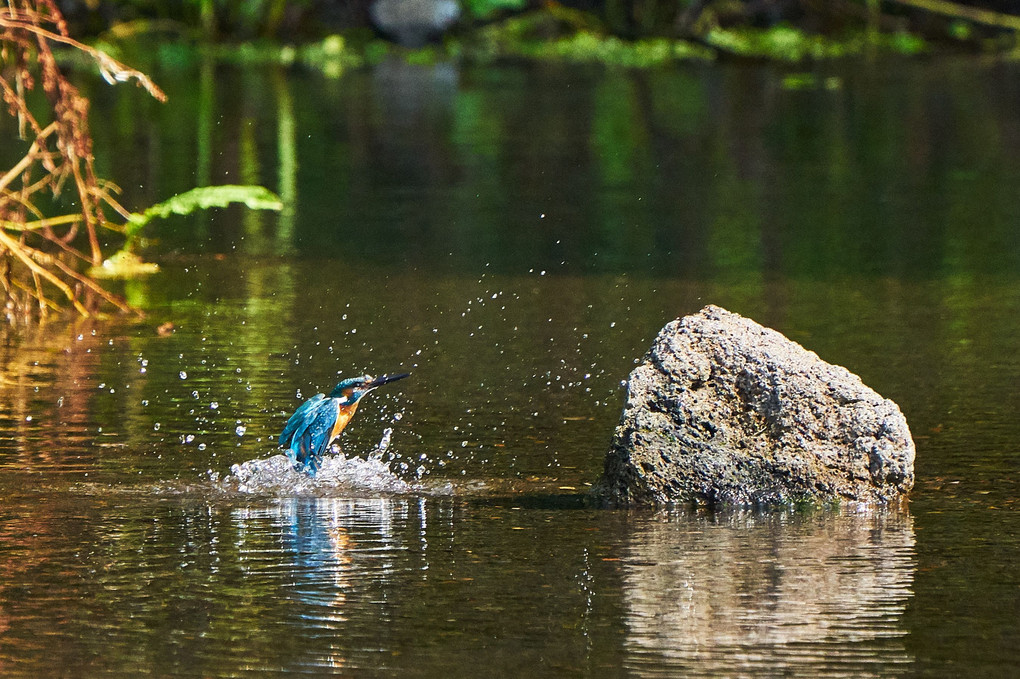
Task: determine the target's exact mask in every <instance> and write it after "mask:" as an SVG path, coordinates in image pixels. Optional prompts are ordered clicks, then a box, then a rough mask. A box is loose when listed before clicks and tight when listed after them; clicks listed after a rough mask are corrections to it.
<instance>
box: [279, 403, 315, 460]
mask: <svg viewBox="0 0 1020 679" xmlns="http://www.w3.org/2000/svg"><path fill="white" fill-rule="evenodd" d="M324 398H326V395H325V394H316V395H315V396H313V397H311V398H310V399H308V400H307V401H305V402H304V403H302V404H301V406H300V407H299V408H298V409H297V410H295V411H294V414H293V415H291V416H290V419H289V420H287V424H286V426H284V428H283V432H282V433H281V434H280V445H281V446H287V447H288V448H289V447H290V444H291V439H292V438H293V437H294V432H296V431H297V430H298V429H299V428H301V425H303V424H304V425H306V419H307V418H308V416H309V411H311V410H313V409H314V408H315V407H316V406H318V405H319V404H320V403H321V402H322V399H324ZM306 426H307V425H306Z"/></svg>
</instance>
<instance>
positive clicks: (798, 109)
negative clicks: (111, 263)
mask: <svg viewBox="0 0 1020 679" xmlns="http://www.w3.org/2000/svg"><path fill="white" fill-rule="evenodd" d="M173 56H174V55H173V54H170V55H169V56H166V57H165V58H164V59H163V61H161V62H159V63H157V64H156V65H153V66H152V67H151V68H150V70H151V71H152V75H154V76H155V77H156V79H157V81H158V82H160V84H161V85H162V86H164V87H165V88H166V89H167V91H168V94H169V95H170V104H168V105H166V106H161V105H159V104H156V103H154V102H151V101H147V100H146V99H145V98H144V95H143V94H142V93H141V92H136V91H133V90H131V89H129V88H127V89H126V88H119V89H111V88H109V87H107V86H105V85H103V84H101V83H92V82H91V81H88V82H85V83H84V85H83V87H85V89H86V90H87V92H88V94H89V95H90V96H91V97H92V98H93V106H94V113H95V115H94V120H95V122H94V125H95V128H96V129H95V136H96V139H97V151H98V153H99V158H98V159H97V164H98V166H99V168H100V173H101V174H102V175H105V176H108V177H111V178H113V179H115V180H117V181H118V182H119V183H120V184H121V186H122V188H123V191H124V193H123V199H124V201H125V203H127V204H128V205H131V206H137V207H143V206H145V205H147V204H151V203H153V202H156V201H158V200H162V199H164V198H166V197H167V196H169V195H171V194H173V193H175V192H179V191H183V190H186V189H188V188H191V187H193V186H195V185H200V184H208V183H242V182H244V183H262V184H265V185H266V186H269V187H270V188H272V189H274V190H275V191H277V192H278V193H280V194H281V195H282V196H283V197H284V198H285V200H286V201H287V205H288V207H287V208H286V209H285V210H284V211H283V212H282V213H281V214H279V215H277V214H263V213H252V212H245V211H242V210H240V209H237V210H235V209H229V210H223V211H218V212H214V213H208V214H204V215H199V216H196V217H192V218H188V219H184V218H177V219H172V220H169V221H167V222H165V223H162V224H159V225H156V226H155V227H154V228H153V230H152V231H151V232H150V233H149V234H148V235H149V236H150V237H151V239H150V241H149V245H148V249H147V250H146V255H147V257H148V258H149V259H152V260H154V261H157V262H158V263H159V264H160V266H161V267H162V272H161V273H160V274H158V275H155V276H152V277H150V278H147V279H144V280H136V281H131V282H128V283H124V284H122V285H121V289H122V291H123V292H124V294H126V295H127V296H128V298H129V299H130V300H131V301H132V303H134V304H135V305H137V306H139V307H140V308H142V309H144V310H145V312H146V317H145V318H144V319H135V318H112V319H105V320H93V321H75V322H72V323H58V322H50V323H47V324H43V325H41V326H35V327H26V328H18V329H14V330H12V331H10V332H8V333H7V334H5V336H4V341H3V342H2V344H0V369H2V372H0V397H2V401H0V574H2V578H0V673H2V674H4V676H56V675H59V676H99V675H116V676H136V675H141V674H150V675H157V676H166V675H182V676H204V677H211V676H235V675H238V674H242V673H249V672H251V673H256V674H263V673H273V672H285V671H286V672H304V673H307V674H313V675H322V674H327V673H336V674H341V675H345V674H350V675H356V676H364V675H394V674H399V675H401V676H422V677H431V676H436V677H438V676H443V677H445V676H477V675H479V674H485V675H493V676H518V675H529V676H564V675H568V676H570V675H575V676H576V675H583V676H599V677H602V676H622V675H626V676H637V677H646V676H647V677H655V676H713V677H714V676H759V675H802V676H834V677H835V676H840V677H845V676H854V677H860V676H896V675H900V674H905V675H919V676H946V675H954V676H1009V675H1013V674H1015V672H1016V667H1017V665H1018V663H1020V625H1018V623H1017V620H1018V618H1020V575H1018V570H1017V568H1016V562H1017V560H1018V557H1020V521H1018V518H1017V510H1018V501H1017V499H1018V497H1020V481H1018V479H1020V474H1018V471H1020V445H1018V443H1017V440H1018V434H1020V417H1018V414H1020V400H1018V393H1020V391H1018V389H1017V387H1018V385H1020V381H1018V378H1020V341H1018V339H1017V338H1018V337H1020V194H1018V193H1017V191H1016V187H1017V186H1018V185H1020V165H1018V161H1017V158H1018V157H1020V156H1018V154H1017V149H1018V148H1020V120H1018V118H1017V116H1016V103H1017V101H1018V88H1017V84H1018V83H1020V78H1018V76H1020V66H1017V65H1016V64H1003V65H995V66H988V65H981V64H977V63H975V62H972V61H969V60H943V61H931V62H925V63H920V62H914V63H911V62H902V63H901V62H881V61H880V62H875V63H865V64H860V63H855V64H846V65H839V64H830V65H827V66H825V67H819V68H818V70H817V71H816V72H813V73H809V74H806V75H805V74H798V75H797V77H796V78H793V79H790V78H789V77H788V76H789V75H790V73H788V72H784V71H783V70H780V69H776V68H773V67H768V66H739V65H731V66H719V65H714V66H683V67H678V68H673V69H663V70H657V71H648V72H630V71H614V70H603V69H600V68H580V67H566V66H541V67H540V66H529V65H504V66H490V67H485V68H467V67H461V68H458V67H455V66H452V65H448V64H437V65H427V66H407V65H402V64H395V63H386V64H382V65H380V66H378V67H376V68H374V69H371V70H366V71H363V72H351V73H346V74H342V75H341V76H339V77H324V76H321V75H318V74H312V73H302V72H285V71H279V70H271V69H270V70H258V69H251V70H236V69H231V68H225V67H213V66H211V65H209V64H201V63H191V62H187V61H184V62H177V61H175V60H174V59H173V58H172V57H173ZM784 82H785V83H786V84H787V85H796V87H784ZM805 83H806V86H805ZM2 125H9V121H8V122H5V123H3V124H2ZM2 131H4V132H5V133H6V132H9V129H8V128H6V127H5V128H3V130H2ZM0 155H5V154H4V153H0ZM708 303H714V304H719V305H721V306H724V307H726V308H729V309H730V310H732V311H736V312H739V313H742V314H745V315H747V316H750V317H752V318H754V319H755V320H757V321H759V322H762V323H764V324H766V325H769V326H771V327H774V328H776V329H778V330H780V331H782V332H784V333H786V334H787V335H788V336H789V337H791V338H793V339H795V340H797V341H799V342H801V343H802V344H804V345H805V346H807V347H808V348H810V349H813V350H815V351H817V352H818V353H819V354H820V355H821V356H822V357H823V358H825V359H826V360H829V361H831V362H834V363H839V364H842V365H845V366H847V367H848V368H850V369H851V370H853V371H855V372H857V373H859V374H860V375H861V376H862V378H863V379H864V381H865V382H866V383H868V384H870V385H871V386H873V387H874V388H875V389H877V390H878V391H879V392H880V393H882V394H883V395H884V396H887V397H889V398H892V399H893V400H895V401H897V402H898V403H899V404H900V405H901V407H902V408H903V410H904V412H905V414H906V416H907V419H908V421H909V422H910V425H911V428H912V431H913V434H914V436H915V440H916V443H917V466H916V472H917V479H918V480H917V486H916V488H915V490H914V492H913V494H912V502H911V503H910V505H909V508H907V509H905V510H896V511H893V510H882V509H875V508H871V509H866V508H853V507H849V508H844V509H842V510H826V511H822V510H793V509H779V510H775V511H768V512H754V511H745V510H724V511H722V510H721V511H716V512H711V511H689V510H675V511H670V512H665V511H661V512H653V511H608V510H598V509H593V508H590V507H589V506H587V505H586V504H585V502H584V495H585V492H586V490H587V488H588V486H589V485H590V484H591V483H592V482H593V481H594V480H595V479H596V477H597V476H598V473H599V471H600V469H601V462H602V457H603V455H604V453H605V451H606V448H607V445H608V443H609V440H610V437H611V435H612V431H613V427H614V426H615V424H616V421H617V419H618V417H619V414H620V409H621V406H622V399H623V389H622V387H621V381H622V380H624V379H625V378H626V376H627V374H628V372H629V371H630V370H631V369H632V368H633V366H634V363H635V361H636V360H637V359H638V358H639V357H640V356H641V355H642V354H643V353H644V351H645V350H646V349H647V347H648V346H649V345H650V343H651V340H652V338H654V336H655V334H656V333H657V332H658V330H659V329H660V328H661V327H662V326H663V325H664V324H665V323H666V322H668V321H670V320H672V319H673V318H675V317H677V316H680V315H683V314H686V313H692V312H695V311H697V310H698V309H700V308H701V307H702V306H703V305H705V304H708ZM167 322H170V323H172V324H173V331H172V332H163V333H160V332H157V328H158V327H159V326H160V325H161V324H164V323H167ZM393 371H407V372H410V373H411V377H410V378H409V379H406V380H403V381H400V382H396V383H393V384H390V385H387V386H385V387H383V388H381V389H379V390H377V391H376V392H374V393H373V394H372V395H370V396H369V397H367V398H366V400H365V401H364V402H363V404H362V405H361V408H360V409H359V411H358V416H357V418H356V419H355V420H354V422H353V423H352V424H351V426H350V427H349V428H348V430H347V431H346V432H345V434H344V436H343V437H342V440H341V443H342V448H343V453H342V455H343V456H342V457H339V456H338V457H337V458H335V459H333V460H331V461H329V464H328V465H327V467H326V468H325V469H324V470H323V473H322V474H320V475H319V477H318V478H317V479H316V481H315V482H311V481H309V480H307V479H304V478H302V477H300V476H298V475H295V474H294V473H293V472H290V471H288V470H287V469H286V468H281V467H280V466H279V465H278V463H279V458H275V457H274V456H276V455H278V453H279V450H278V449H277V448H276V446H275V438H276V436H278V434H279V431H280V430H281V428H282V426H283V423H284V422H285V421H286V419H287V416H288V415H289V413H290V412H291V411H292V410H293V409H294V408H295V407H296V406H297V405H298V404H299V403H300V402H301V400H302V399H305V398H308V397H309V396H311V395H313V394H315V393H316V392H318V391H328V390H329V389H330V388H331V387H332V386H333V384H334V383H335V382H336V381H338V375H351V374H361V373H363V372H371V373H381V372H393ZM380 444H382V445H380Z"/></svg>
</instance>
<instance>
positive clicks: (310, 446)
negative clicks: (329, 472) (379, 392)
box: [280, 373, 410, 476]
mask: <svg viewBox="0 0 1020 679" xmlns="http://www.w3.org/2000/svg"><path fill="white" fill-rule="evenodd" d="M408 375H410V373H402V374H399V375H380V376H379V377H372V376H371V375H362V376H361V377H351V378H349V379H346V380H342V381H341V382H340V383H339V384H338V385H336V386H335V387H334V388H333V391H331V392H329V396H326V395H325V394H316V395H315V396H313V397H311V398H310V399H308V400H307V401H305V402H304V403H302V404H301V406H300V407H299V408H298V409H297V410H296V411H294V414H293V415H291V416H290V419H289V420H287V425H286V426H285V427H284V428H283V433H281V434H280V445H281V446H286V448H287V457H289V458H290V459H291V460H293V461H294V468H295V469H303V470H305V471H307V472H308V473H309V474H310V475H312V476H314V475H315V471H316V470H317V469H318V468H319V463H320V462H321V461H322V456H323V454H324V453H325V452H326V450H327V449H328V448H329V444H330V443H332V442H333V439H335V438H336V437H337V436H339V435H340V432H342V431H343V430H344V427H346V426H347V424H348V423H349V422H350V421H351V418H352V417H354V411H355V410H357V408H358V401H360V400H361V397H362V396H364V395H365V394H367V393H368V392H370V391H372V390H373V389H375V388H376V387H380V386H382V385H384V384H386V383H387V382H395V381H396V380H402V379H404V378H405V377H407V376H408Z"/></svg>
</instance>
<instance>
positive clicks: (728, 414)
mask: <svg viewBox="0 0 1020 679" xmlns="http://www.w3.org/2000/svg"><path fill="white" fill-rule="evenodd" d="M913 484H914V442H913V440H912V439H911V438H910V430H909V428H908V427H907V422H906V419H905V418H904V417H903V413H901V412H900V409H899V407H897V405H896V404H895V403H893V402H892V401H890V400H889V399H885V398H882V397H881V396H880V395H878V394H877V393H876V392H875V391H873V390H872V389H870V388H869V387H867V386H865V385H864V384H863V383H862V382H861V379H860V378H859V377H858V376H857V375H854V374H853V373H851V372H849V371H848V370H846V369H845V368H841V367H839V366H835V365H831V364H829V363H826V362H825V361H823V360H821V359H820V358H818V356H817V355H816V354H815V353H814V352H811V351H808V350H806V349H804V347H802V346H800V345H799V344H797V343H796V342H793V341H791V340H789V339H787V338H786V337H784V336H783V335H781V334H780V333H778V332H776V331H775V330H770V329H768V328H765V327H763V326H761V325H758V324H757V323H755V322H754V321H751V320H749V319H747V318H744V317H742V316H740V315H737V314H734V313H730V312H729V311H726V310H725V309H721V308H719V307H716V306H707V307H705V308H704V309H702V310H701V312H699V313H697V314H695V315H693V316H687V317H685V318H683V319H678V320H676V321H673V322H672V323H669V324H668V325H666V327H665V328H663V329H662V331H661V332H660V333H659V336H658V337H657V338H656V339H655V343H654V345H653V346H652V348H651V350H650V351H649V352H648V354H647V355H646V356H645V358H644V360H643V362H642V363H641V365H639V366H638V367H637V368H635V369H634V371H633V372H632V373H631V374H630V379H629V381H628V385H627V404H626V406H625V408H624V411H623V416H622V418H621V420H620V424H619V426H617V428H616V435H615V436H614V438H613V443H612V447H611V448H610V451H609V453H608V454H607V455H606V460H605V471H604V474H603V476H602V478H601V479H600V480H599V482H598V483H597V484H596V485H595V487H594V488H593V489H592V493H593V495H594V496H595V498H596V499H598V500H601V501H603V502H606V503H609V504H614V505H635V504H667V503H692V502H693V503H698V504H716V503H722V504H740V505H748V504H770V503H777V502H800V501H822V502H825V501H831V500H849V501H858V502H868V503H884V502H889V501H892V500H896V499H898V498H900V497H902V496H904V495H905V494H906V493H907V491H909V490H910V488H911V487H912V486H913Z"/></svg>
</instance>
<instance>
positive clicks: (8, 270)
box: [0, 0, 166, 317]
mask: <svg viewBox="0 0 1020 679" xmlns="http://www.w3.org/2000/svg"><path fill="white" fill-rule="evenodd" d="M3 5H4V6H2V7H0V95H2V99H3V103H4V105H5V108H6V110H7V112H8V113H9V114H10V115H11V116H12V117H14V118H16V119H17V120H18V129H19V132H20V134H21V138H22V139H23V140H24V141H25V142H27V150H26V151H25V155H24V156H23V157H22V158H21V160H19V161H18V162H17V163H16V164H15V165H14V166H13V167H12V168H10V169H9V170H7V171H6V172H3V174H2V175H0V261H2V267H0V278H2V279H3V286H4V290H5V291H6V293H7V297H8V305H7V309H8V317H10V316H11V308H12V305H13V306H14V307H18V308H20V310H21V311H22V312H25V313H27V312H28V310H29V302H30V301H33V300H34V302H35V303H36V305H37V306H38V309H39V312H40V313H46V311H47V310H48V309H52V308H54V306H55V305H54V302H53V300H50V299H49V298H48V297H47V295H48V294H49V292H48V291H50V292H51V291H52V290H53V289H55V290H56V291H57V292H58V293H59V294H60V295H62V296H63V297H65V298H66V299H67V301H68V302H69V303H70V304H71V306H73V307H74V308H75V309H76V310H77V311H78V312H79V313H81V314H83V315H89V314H90V313H91V312H92V311H94V310H95V309H94V308H92V306H91V305H93V304H94V303H96V302H98V301H100V300H105V301H106V302H108V303H110V304H112V305H113V306H115V307H117V308H118V309H121V310H127V309H129V307H128V305H127V303H126V302H124V301H123V300H121V299H120V298H118V297H116V296H115V295H113V294H111V293H109V292H107V291H106V290H104V289H103V288H102V286H100V285H99V284H98V283H97V282H96V281H94V280H93V279H91V278H90V277H89V276H87V275H85V274H83V273H81V272H80V271H79V270H77V269H76V268H74V267H73V266H71V265H70V264H68V263H67V262H65V261H64V260H63V259H61V257H54V256H51V255H50V254H48V253H49V252H51V251H56V252H58V253H59V252H63V253H64V256H66V257H69V258H70V259H69V261H71V262H75V261H79V262H83V263H87V264H91V265H93V266H95V265H98V264H100V263H101V262H102V259H103V253H102V250H101V246H100V239H99V235H98V230H99V229H100V228H111V225H110V224H109V223H108V222H107V220H106V217H105V215H104V213H103V210H104V208H110V209H113V210H114V211H115V212H117V213H118V214H120V215H121V216H124V217H125V218H126V215H128V214H129V212H128V211H127V210H125V209H124V207H123V206H121V205H120V203H119V202H117V201H116V200H115V199H114V197H113V193H114V192H115V191H116V190H117V188H116V186H115V185H113V184H112V183H110V182H106V181H103V180H102V179H100V178H99V177H97V176H96V174H95V168H94V161H93V155H92V136H91V133H90V132H89V126H88V112H89V101H88V99H86V98H85V97H84V96H82V95H81V93H80V92H79V91H78V89H77V88H75V87H74V86H73V85H72V84H71V83H70V81H68V79H67V78H66V77H65V76H64V74H63V73H62V72H61V70H60V68H59V67H58V65H57V61H56V58H55V57H54V54H53V51H52V46H53V45H59V46H62V47H69V48H73V49H75V50H78V51H80V52H81V53H83V54H85V55H87V56H89V57H90V58H91V59H92V60H93V61H94V62H95V64H96V66H97V68H98V70H99V73H100V74H101V75H102V77H103V78H104V79H106V80H107V82H110V83H115V82H126V81H132V80H133V81H135V82H136V83H137V84H138V85H139V86H141V87H144V88H145V89H146V90H147V91H148V92H149V94H151V95H152V96H153V97H155V98H156V99H158V100H159V101H165V100H166V95H165V94H164V93H163V91H162V90H160V89H159V87H157V86H156V84H155V83H153V82H152V80H150V79H149V77H148V76H146V75H145V74H144V73H141V72H140V71H137V70H135V69H132V68H130V67H128V66H125V65H124V64H122V63H120V62H119V61H117V60H115V59H113V58H111V57H110V56H109V55H107V54H104V53H103V52H101V51H99V50H96V49H95V48H92V47H89V46H88V45H84V44H82V43H80V42H78V41H77V40H75V39H73V38H71V37H70V35H69V34H68V31H67V25H66V24H65V22H64V19H63V17H62V16H61V14H60V11H59V10H58V8H57V6H56V3H55V0H4V2H3ZM36 89H39V90H41V91H42V92H43V93H44V94H45V95H46V98H47V99H48V101H49V104H50V109H49V113H50V115H51V116H52V117H51V119H49V120H45V119H40V118H39V117H37V115H38V114H34V113H33V111H32V109H30V107H29V105H28V102H27V100H26V97H27V95H28V93H29V92H31V91H33V90H36ZM65 190H71V191H73V192H74V195H73V196H72V198H73V200H74V202H75V203H76V204H77V206H78V212H76V213H74V214H68V215H55V216H54V215H46V214H44V213H43V211H42V210H41V209H40V208H39V207H38V206H41V205H44V204H46V201H41V200H39V198H42V197H43V196H44V195H49V196H58V195H60V193H61V192H62V191H65ZM112 228H113V230H115V231H122V228H121V227H117V226H113V227H112ZM79 241H84V242H81V243H80V242H79ZM83 292H84V293H88V294H87V299H84V298H82V297H81V294H82V293H83Z"/></svg>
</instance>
